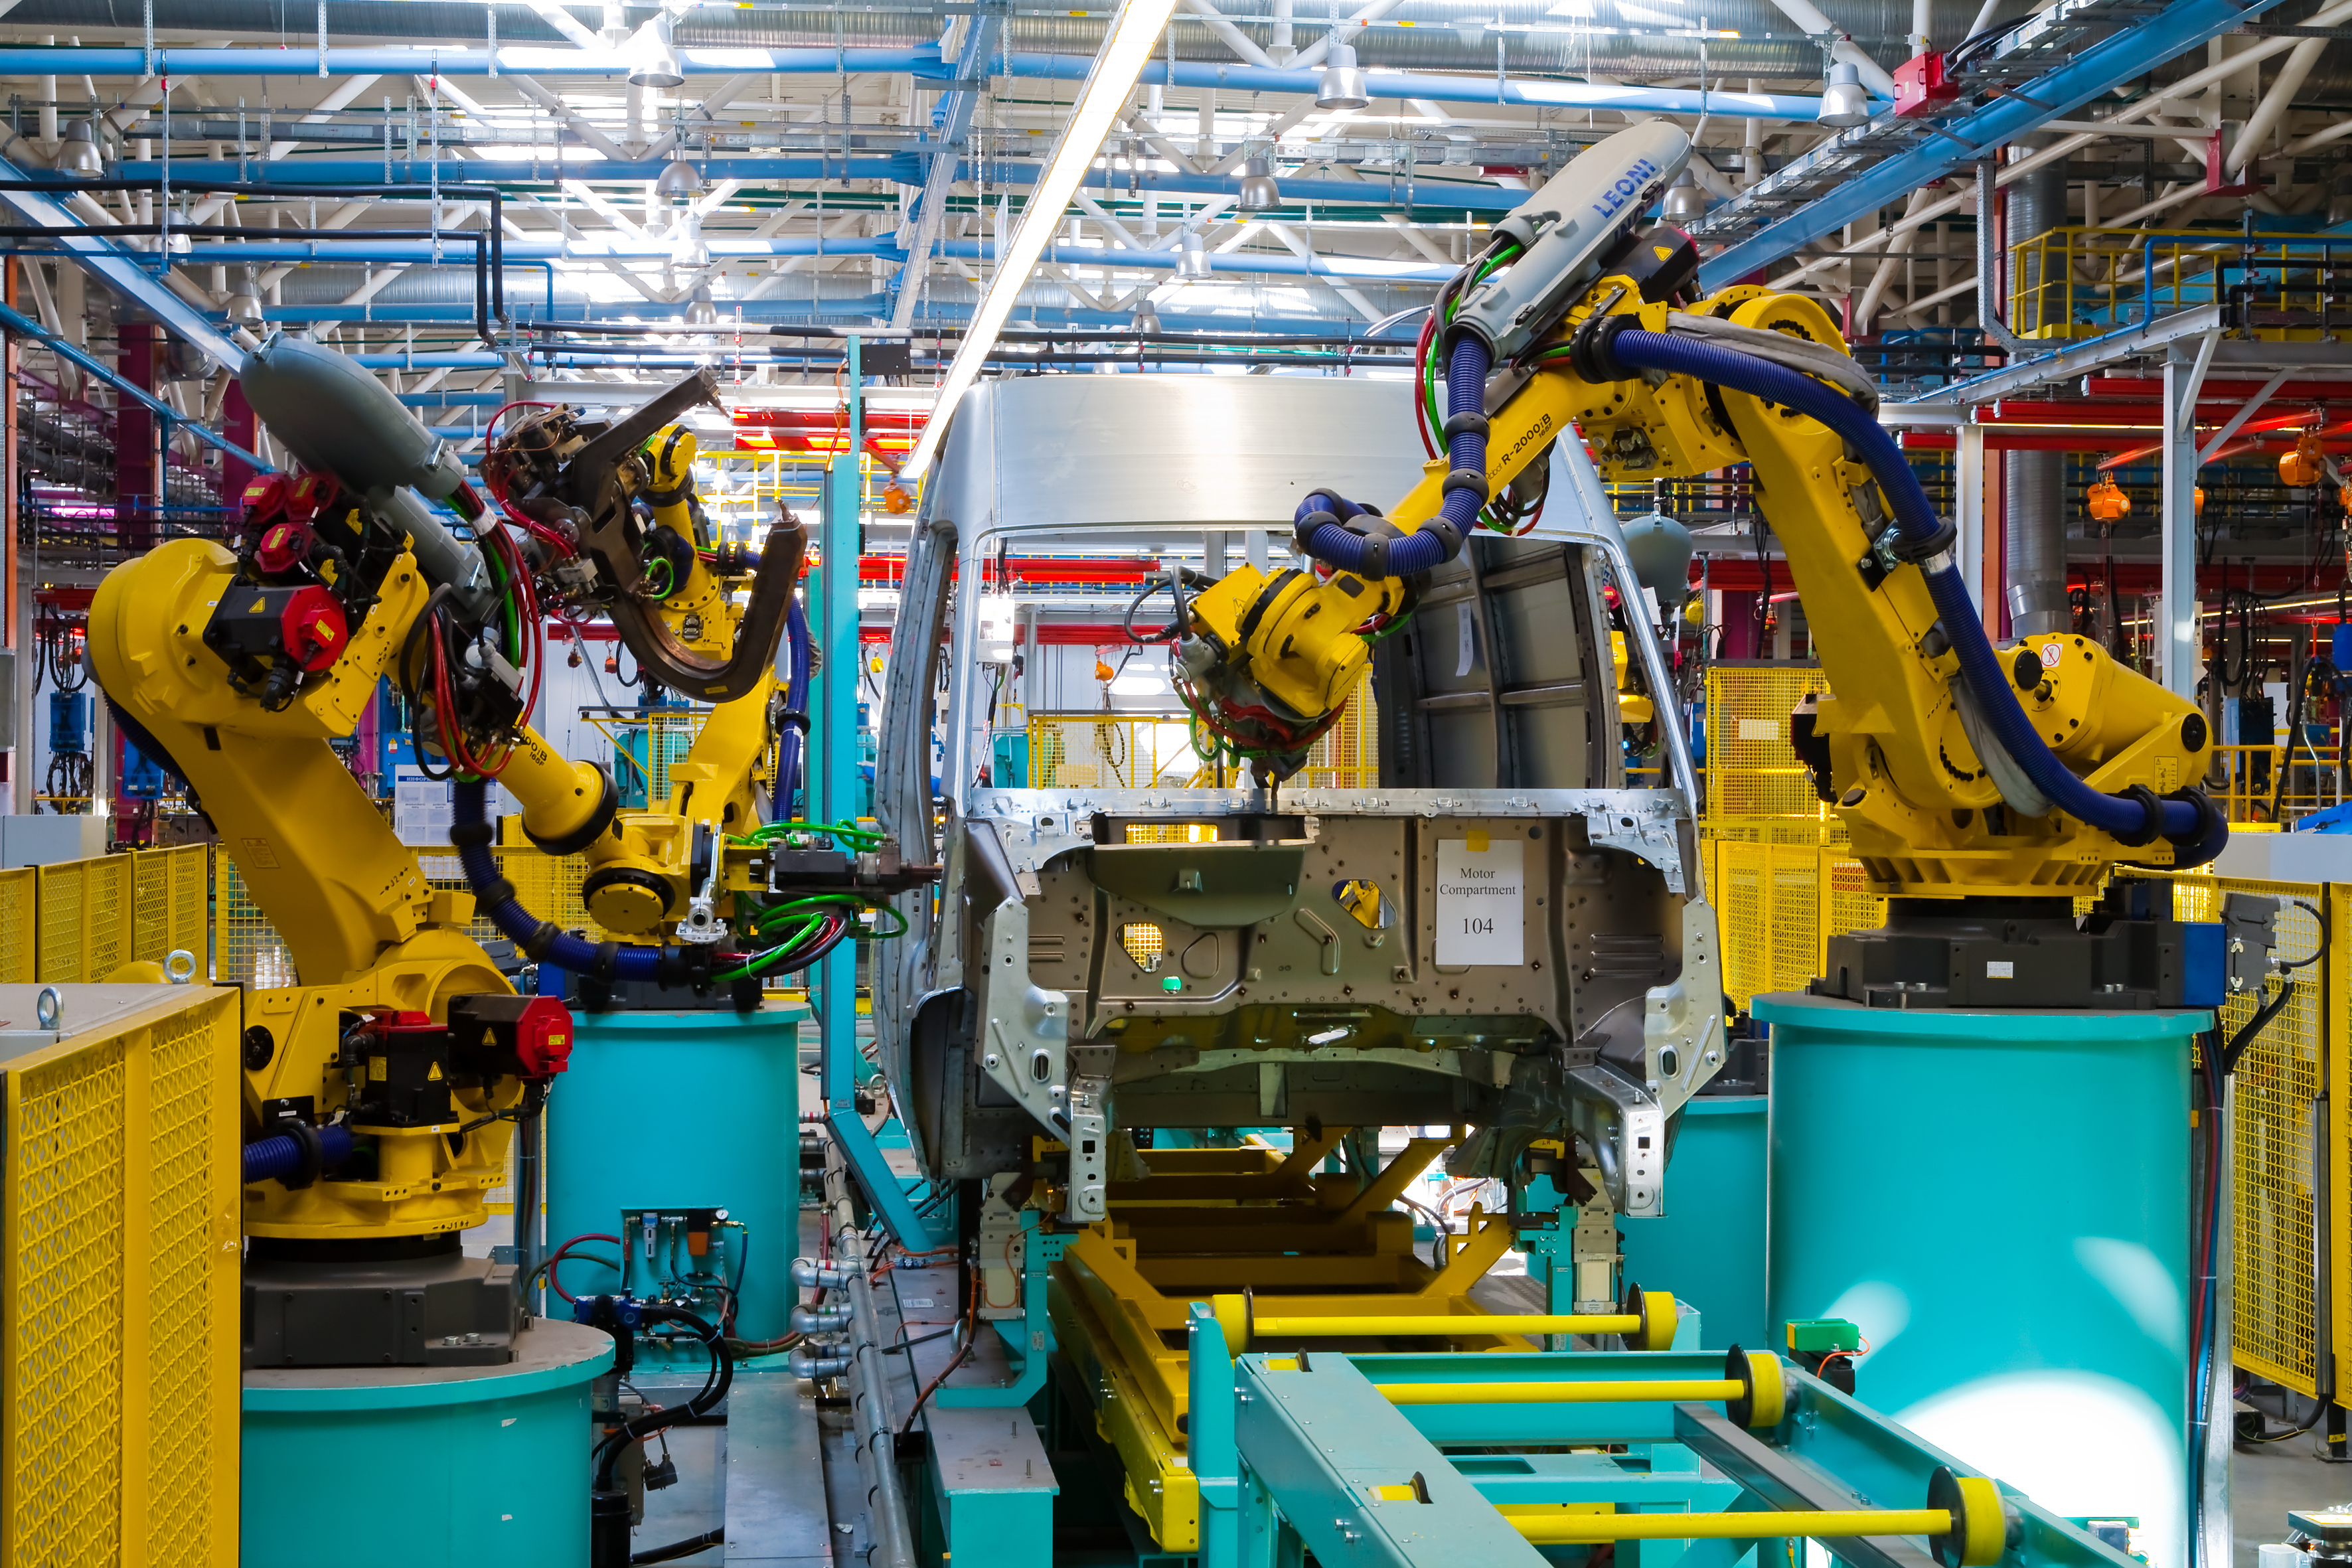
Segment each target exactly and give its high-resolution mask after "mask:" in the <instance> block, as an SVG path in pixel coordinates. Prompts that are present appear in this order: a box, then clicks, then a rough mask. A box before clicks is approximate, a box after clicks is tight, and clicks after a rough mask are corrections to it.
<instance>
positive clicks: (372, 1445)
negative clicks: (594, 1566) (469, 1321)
mask: <svg viewBox="0 0 2352 1568" xmlns="http://www.w3.org/2000/svg"><path fill="white" fill-rule="evenodd" d="M612 1364H613V1339H612V1336H611V1335H609V1334H607V1333H605V1332H604V1331H602V1330H600V1329H589V1328H583V1327H581V1326H579V1325H577V1324H573V1323H560V1322H541V1323H539V1324H537V1325H536V1326H535V1327H533V1328H532V1329H531V1330H530V1331H528V1332H526V1333H523V1334H520V1335H518V1336H516V1339H515V1359H514V1360H513V1361H512V1362H509V1363H507V1364H506V1365H504V1366H469V1367H444V1368H425V1367H308V1368H299V1369H293V1370H283V1371H281V1370H272V1371H268V1372H248V1373H246V1374H245V1399H244V1405H245V1419H244V1447H245V1452H244V1477H243V1498H242V1519H243V1524H242V1527H241V1529H240V1531H239V1534H240V1542H241V1543H240V1555H239V1559H238V1561H239V1562H240V1563H241V1564H242V1568H316V1565H317V1564H318V1563H320V1562H322V1561H331V1562H332V1563H335V1564H336V1568H417V1564H419V1563H499V1564H501V1568H580V1564H581V1563H585V1562H587V1561H588V1483H589V1474H588V1456H589V1448H590V1445H591V1443H592V1442H593V1436H594V1434H593V1432H592V1430H591V1429H590V1426H589V1421H588V1409H589V1400H588V1385H589V1384H590V1383H591V1382H592V1381H593V1380H594V1379H595V1378H596V1376H597V1375H598V1374H599V1373H603V1372H604V1371H606V1370H607V1369H608V1368H610V1367H611V1366H612Z"/></svg>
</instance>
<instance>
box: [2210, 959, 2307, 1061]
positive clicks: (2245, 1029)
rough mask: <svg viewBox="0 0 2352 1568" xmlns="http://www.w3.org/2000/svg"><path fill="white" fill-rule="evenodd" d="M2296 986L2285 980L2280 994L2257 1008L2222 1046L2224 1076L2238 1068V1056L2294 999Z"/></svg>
mask: <svg viewBox="0 0 2352 1568" xmlns="http://www.w3.org/2000/svg"><path fill="white" fill-rule="evenodd" d="M2294 986H2295V983H2294V981H2292V980H2289V981H2285V982H2283V983H2282V984H2280V986H2279V992H2278V994H2277V995H2275V996H2273V997H2272V998H2271V999H2270V1000H2269V1001H2267V1002H2265V1003H2263V1005H2261V1006H2259V1007H2257V1008H2255V1009H2254V1016H2252V1017H2251V1018H2249V1019H2247V1020H2246V1021H2245V1022H2244V1023H2243V1024H2241V1025H2240V1026H2238V1032H2237V1033H2236V1034H2234V1035H2231V1037H2230V1043H2229V1044H2228V1045H2227V1046H2224V1047H2222V1048H2221V1071H2222V1074H2223V1076H2225V1077H2226V1076H2227V1075H2229V1074H2231V1073H2233V1072H2236V1071H2237V1070H2238V1058H2240V1057H2242V1056H2244V1055H2245V1054H2246V1047H2249V1046H2251V1045H2252V1044H2253V1043H2254V1041H2255V1040H2256V1039H2258V1038H2260V1037H2261V1036H2262V1032H2263V1030H2264V1029H2266V1028H2268V1027H2269V1026H2270V1022H2271V1020H2272V1019H2273V1018H2275V1017H2277V1016H2279V1015H2280V1014H2281V1013H2283V1012H2284V1011H2285V1010H2286V1005H2287V1004H2288V1003H2289V1002H2292V1001H2294Z"/></svg>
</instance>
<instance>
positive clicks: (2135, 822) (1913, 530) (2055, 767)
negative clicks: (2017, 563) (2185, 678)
mask: <svg viewBox="0 0 2352 1568" xmlns="http://www.w3.org/2000/svg"><path fill="white" fill-rule="evenodd" d="M1608 348H1609V353H1610V354H1611V356H1612V357H1613V358H1614V359H1615V360H1616V361H1617V363H1618V364H1619V365H1620V366H1622V367H1623V368H1625V369H1628V370H1661V371H1664V372H1666V373H1667V374H1670V375H1690V376H1696V378H1698V379H1699V380H1701V381H1704V382H1708V383H1712V384H1715V385H1717V386H1727V387H1730V388H1731V389H1733V390H1734V391H1736V392H1744V393H1748V395H1751V396H1756V397H1761V398H1763V399H1765V400H1766V401H1768V402H1771V403H1777V404H1780V405H1782V406H1784V407H1789V408H1794V409H1796V410H1798V411H1799V412H1800V413H1803V414H1808V415H1811V416H1812V417H1813V418H1815V419H1818V420H1820V421H1821V422H1822V424H1824V425H1826V426H1829V427H1830V428H1831V429H1832V430H1834V431H1836V432H1837V433H1838V434H1839V435H1841V436H1843V437H1845V439H1846V444H1847V445H1848V446H1849V447H1852V448H1853V450H1854V451H1855V452H1858V453H1859V454H1861V457H1862V460H1863V462H1864V464H1865V465H1867V466H1868V468H1869V469H1870V471H1871V473H1872V474H1873V475H1874V477H1875V478H1876V479H1877V480H1878V484H1879V488H1880V489H1883V490H1885V492H1886V499H1887V500H1888V502H1889V503H1890V504H1891V505H1892V506H1893V508H1894V510H1895V526H1897V527H1898V528H1900V529H1902V530H1903V533H1904V537H1905V538H1906V539H1907V540H1910V541H1911V542H1915V543H1919V544H1925V543H1927V542H1930V541H1932V540H1933V539H1935V538H1936V536H1937V534H1938V533H1939V532H1941V531H1942V527H1943V525H1942V523H1941V521H1939V520H1938V519H1937V516H1936V511H1935V508H1934V507H1933V506H1932V505H1930V504H1929V502H1928V500H1927V491H1925V490H1923V489H1920V488H1919V478H1918V476H1917V475H1916V474H1915V473H1913V472H1912V471H1911V465H1910V464H1908V463H1906V462H1905V461H1904V460H1903V453H1902V451H1901V449H1900V448H1898V447H1896V446H1895V442H1894V440H1893V439H1892V438H1891V437H1888V435H1887V434H1886V432H1885V430H1884V429H1882V428H1881V427H1880V426H1879V424H1878V421H1877V420H1876V419H1875V418H1874V417H1872V416H1871V415H1870V414H1869V413H1868V412H1866V411H1865V410H1864V409H1863V408H1862V407H1861V405H1858V404H1856V403H1855V402H1854V401H1853V399H1852V398H1850V397H1848V396H1846V395H1844V394H1843V393H1842V392H1839V391H1837V390H1836V389H1835V388H1833V387H1832V386H1830V385H1829V384H1826V383H1824V382H1820V381H1816V380H1814V379H1813V378H1812V377H1811V376H1809V375H1805V374H1801V373H1800V372H1797V371H1793V370H1790V369H1788V368H1786V367H1784V366H1782V365H1778V364H1774V363H1771V362H1770V361H1768V360H1762V359H1759V358H1757V357H1756V356H1755V355H1753V354H1745V353H1738V351H1736V350H1732V349H1724V348H1717V347H1716V346H1715V345H1713V344H1710V343H1703V342H1694V341H1693V340H1691V339H1688V338H1678V337H1675V336H1672V335H1671V334H1668V333H1664V332H1645V331H1622V332H1620V333H1618V334H1617V336H1616V337H1615V338H1613V339H1612V340H1610V342H1609V345H1608ZM1921 570H1922V571H1923V572H1924V573H1925V574H1926V575H1927V593H1928V595H1929V596H1930V597H1931V598H1932V599H1933V600H1934V601H1935V605H1936V612H1937V615H1938V616H1941V617H1942V620H1943V626H1944V633H1945V635H1946V636H1947V637H1950V638H1951V640H1952V650H1953V651H1954V652H1955V653H1957V654H1958V655H1959V659H1960V679H1963V680H1965V681H1966V682H1967V683H1968V687H1969V691H1970V692H1971V693H1973V694H1974V695H1975V697H1976V700H1977V702H1978V705H1979V707H1980V708H1981V709H1982V710H1983V711H1984V714H1985V717H1986V719H1987V720H1988V721H1990V723H1991V725H1992V727H1993V732H1994V734H1995V735H1996V736H1998V737H1999V739H2000V743H2001V746H2002V748H2003V749H2004V750H2006V751H2007V752H2009V754H2010V755H2011V757H2013V758H2015V759H2016V761H2017V763H2018V764H2019V765H2020V766H2021V767H2022V768H2023V769H2024V770H2025V773H2026V776H2027V777H2028V778H2030V779H2032V781H2033V787H2034V788H2036V789H2038V790H2040V791H2041V792H2042V794H2043V795H2046V796H2048V797H2049V799H2050V802H2051V804H2052V805H2054V806H2055V807H2056V808H2057V809H2059V810H2061V811H2063V812H2065V813H2067V814H2069V815H2070V816H2076V817H2079V818H2081V819H2082V820H2083V821H2084V822H2086V823H2088V824H2090V825H2091V826H2094V827H2096V828H2099V829H2102V830H2103V831H2105V832H2108V833H2114V834H2117V835H2123V836H2137V835H2140V834H2143V833H2148V832H2151V831H2153V832H2154V833H2158V834H2162V835H2163V836H2165V837H2168V838H2172V839H2174V840H2176V841H2179V840H2187V841H2188V842H2186V843H2184V844H2182V845H2181V846H2180V852H2179V859H2178V860H2177V861H2176V862H2175V863H2176V865H2178V866H2179V867H2189V866H2196V865H2201V864H2203V863H2204V862H2205V861H2207V860H2210V859H2211V858H2213V857H2214V856H2215V855H2218V854H2220V853H2221V846H2222V845H2223V844H2224V843H2225V842H2227V841H2228V839H2229V836H2230V835H2229V826H2228V824H2227V823H2225V822H2223V821H2221V816H2220V814H2219V813H2218V812H2215V811H2213V810H2212V809H2211V808H2210V806H2207V807H2200V805H2199V803H2198V802H2197V801H2195V800H2178V799H2175V800H2166V801H2163V802H2161V803H2160V804H2159V806H2158V820H2157V821H2156V822H2153V823H2151V822H2150V821H2149V820H2148V812H2147V805H2146V803H2145V802H2144V801H2143V800H2139V799H2135V798H2133V797H2131V796H2128V795H2102V794H2101V793H2100V792H2098V791H2097V790H2095V789H2093V788H2092V787H2091V786H2090V785H2088V784H2084V782H2083V781H2082V780H2081V779H2080V778H2077V777H2076V776H2075V775H2074V772H2073V770H2072V769H2070V768H2068V767H2067V766H2066V764H2065V763H2062V762H2060V761H2059V760H2058V758H2057V755H2056V754H2055V753H2054V752H2052V751H2051V750H2050V748H2049V747H2048V745H2046V744H2045V743H2044V742H2042V737H2041V735H2040V733H2039V732H2038V731H2036V730H2035V729H2034V728H2033V726H2032V724H2031V723H2030V722H2028V721H2027V720H2026V717H2025V712H2024V710H2023V709H2021V708H2020V707H2019V706H2018V703H2017V694H2016V692H2015V690H2014V689H2012V688H2011V684H2010V681H2009V679H2008V677H2007V676H2006V675H2004V674H2003V673H2002V671H2001V668H2000V661H1999V660H1998V659H1997V658H1995V657H1994V654H1993V649H1992V643H1991V641H1990V639H1989V638H1987V637H1986V636H1985V630H1984V622H1983V620H1982V618H1981V617H1979V615H1978V614H1977V607H1976V605H1975V604H1974V603H1973V602H1972V601H1970V599H1969V590H1968V585H1967V584H1965V583H1963V582H1962V581H1961V579H1960V574H1959V569H1958V567H1957V566H1955V565H1952V564H1950V563H1949V562H1948V560H1947V563H1946V564H1945V565H1944V566H1942V567H1941V568H1938V569H1932V570H1931V569H1929V568H1928V567H1927V566H1924V565H1923V566H1922V568H1921Z"/></svg>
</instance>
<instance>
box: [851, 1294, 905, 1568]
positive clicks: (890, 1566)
mask: <svg viewBox="0 0 2352 1568" xmlns="http://www.w3.org/2000/svg"><path fill="white" fill-rule="evenodd" d="M849 1312H850V1317H851V1319H852V1321H854V1322H855V1323H856V1329H855V1330H854V1331H853V1333H854V1335H855V1338H856V1345H857V1352H856V1355H854V1356H852V1357H851V1358H850V1363H849V1403H850V1406H851V1408H852V1409H853V1410H854V1411H855V1412H856V1419H857V1462H858V1463H859V1464H860V1465H863V1466H865V1467H866V1487H867V1490H866V1496H867V1497H868V1498H869V1499H870V1500H871V1506H869V1507H868V1509H867V1510H866V1511H867V1512H868V1513H869V1514H871V1515H872V1516H873V1519H874V1555H873V1557H872V1558H871V1559H869V1561H870V1562H871V1563H873V1565H874V1568H915V1548H914V1543H913V1542H911V1541H909V1540H908V1534H907V1501H906V1499H905V1498H903V1497H901V1496H900V1495H899V1492H898V1442H897V1438H896V1436H895V1435H894V1434H893V1433H892V1431H891V1429H890V1402H889V1400H888V1399H887V1397H885V1391H886V1389H887V1386H888V1382H887V1373H885V1371H884V1369H883V1365H882V1334H881V1328H880V1324H879V1321H877V1319H876V1317H875V1315H874V1287H873V1285H872V1284H871V1283H870V1282H869V1281H868V1280H867V1279H866V1270H865V1269H864V1268H855V1269H852V1270H851V1271H850V1275H849Z"/></svg>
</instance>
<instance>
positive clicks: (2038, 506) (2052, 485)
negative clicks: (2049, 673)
mask: <svg viewBox="0 0 2352 1568" xmlns="http://www.w3.org/2000/svg"><path fill="white" fill-rule="evenodd" d="M2006 194H2007V195H2008V198H2009V225H2008V227H2009V234H2008V238H2009V243H2010V245H2011V253H2010V262H2009V313H2010V322H2009V324H2010V326H2011V328H2017V327H2025V328H2028V329H2031V328H2032V326H2033V324H2034V323H2035V321H2037V319H2049V318H2053V317H2055V316H2056V315H2057V314H2059V313H2060V312H2062V311H2063V310H2064V308H2065V304H2064V300H2065V297H2064V294H2063V286H2064V282H2065V279H2063V276H2061V273H2062V271H2063V268H2064V265H2065V264H2064V263H2063V261H2053V262H2051V263H2050V266H2049V279H2048V281H2049V283H2050V289H2051V291H2050V293H2049V295H2048V297H2047V298H2044V297H2043V296H2042V294H2041V293H2040V292H2039V290H2040V289H2041V286H2042V282H2043V263H2042V258H2041V257H2040V256H2038V255H2036V254H2034V253H2032V252H2031V251H2029V252H2027V253H2025V254H2024V255H2019V254H2018V253H2017V252H2016V250H2015V248H2014V247H2016V246H2017V245H2018V244H2019V243H2020V242H2021V241H2023V240H2027V239H2031V238H2032V237H2034V236H2035V235H2038V234H2044V233H2047V232H2048V231H2049V230H2051V229H2053V228H2058V227H2062V226H2064V224H2065V222H2066V168H2065V165H2064V164H2063V163H2049V164H2045V165H2043V166H2042V168H2039V169H2036V170H2034V171H2033V172H2032V174H2027V175H2025V176H2024V177H2023V178H2022V179H2020V180H2017V181H2015V182H2013V183H2011V185H2010V186H2009V188H2008V191H2007V193H2006ZM2001 464H2002V468H2003V473H2004V479H2005V482H2004V487H2003V489H2004V502H2005V504H2004V506H2003V508H2002V537H2003V539H2004V542H2005V549H2004V551H2003V556H2004V561H2003V565H2004V569H2005V575H2006V577H2007V579H2008V581H2007V583H2006V584H2005V586H2006V591H2007V593H2008V595H2009V624H2010V630H2011V632H2012V633H2014V634H2015V635H2016V636H2018V637H2033V636H2036V635H2038V634H2041V633H2044V632H2063V631H2064V630H2065V629H2066V628H2067V626H2069V625H2071V624H2072V622H2073V612H2072V611H2071V610H2070V609H2069V608H2068V606H2067V603H2066V455H2065V454H2064V453H2063V452H2016V451H2011V452H2004V453H2003V454H2001Z"/></svg>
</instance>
